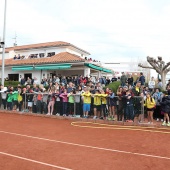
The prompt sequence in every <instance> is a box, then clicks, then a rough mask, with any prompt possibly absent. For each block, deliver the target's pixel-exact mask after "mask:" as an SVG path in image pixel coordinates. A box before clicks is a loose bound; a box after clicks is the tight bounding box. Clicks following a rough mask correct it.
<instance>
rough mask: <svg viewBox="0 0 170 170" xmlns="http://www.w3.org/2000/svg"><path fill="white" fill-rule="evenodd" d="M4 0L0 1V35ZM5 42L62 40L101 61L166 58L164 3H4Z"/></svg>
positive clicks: (167, 11) (168, 24) (168, 0)
mask: <svg viewBox="0 0 170 170" xmlns="http://www.w3.org/2000/svg"><path fill="white" fill-rule="evenodd" d="M4 1H5V0H0V3H1V4H0V36H1V37H2V31H3V10H4ZM6 27H7V31H6V44H7V46H12V45H13V43H14V39H12V38H14V37H15V32H16V34H17V44H18V45H24V44H31V43H41V42H50V41H66V42H69V43H72V44H74V45H76V46H78V47H80V48H82V49H84V50H86V51H88V52H90V53H91V57H92V58H95V59H97V60H100V61H102V62H117V61H123V60H126V61H128V60H135V59H138V58H139V59H144V60H145V59H146V56H148V55H149V56H153V57H157V56H163V58H164V59H165V58H166V60H167V59H168V58H169V59H170V47H169V46H170V0H8V4H7V25H6Z"/></svg>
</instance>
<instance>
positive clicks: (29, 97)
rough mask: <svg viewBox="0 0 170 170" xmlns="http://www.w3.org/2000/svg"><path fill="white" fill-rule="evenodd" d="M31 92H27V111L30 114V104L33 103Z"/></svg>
mask: <svg viewBox="0 0 170 170" xmlns="http://www.w3.org/2000/svg"><path fill="white" fill-rule="evenodd" d="M33 96H34V94H33V90H29V94H28V95H27V101H28V111H29V112H31V113H32V103H33Z"/></svg>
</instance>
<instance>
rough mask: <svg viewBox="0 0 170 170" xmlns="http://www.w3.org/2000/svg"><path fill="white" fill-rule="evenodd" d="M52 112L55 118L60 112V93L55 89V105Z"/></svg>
mask: <svg viewBox="0 0 170 170" xmlns="http://www.w3.org/2000/svg"><path fill="white" fill-rule="evenodd" d="M54 110H55V113H56V115H57V116H60V114H61V113H62V112H61V99H60V91H59V89H56V93H55V105H54Z"/></svg>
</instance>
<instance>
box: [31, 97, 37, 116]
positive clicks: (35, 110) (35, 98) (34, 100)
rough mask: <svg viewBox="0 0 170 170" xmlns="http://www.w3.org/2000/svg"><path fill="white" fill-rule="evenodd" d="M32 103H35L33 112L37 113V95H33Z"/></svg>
mask: <svg viewBox="0 0 170 170" xmlns="http://www.w3.org/2000/svg"><path fill="white" fill-rule="evenodd" d="M32 101H33V104H32V112H33V113H37V106H36V105H37V95H36V94H34V95H33V99H32Z"/></svg>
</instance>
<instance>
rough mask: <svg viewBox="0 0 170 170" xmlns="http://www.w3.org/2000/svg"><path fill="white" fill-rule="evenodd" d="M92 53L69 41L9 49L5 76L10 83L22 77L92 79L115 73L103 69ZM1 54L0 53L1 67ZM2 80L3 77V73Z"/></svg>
mask: <svg viewBox="0 0 170 170" xmlns="http://www.w3.org/2000/svg"><path fill="white" fill-rule="evenodd" d="M89 55H90V53H89V52H87V51H85V50H83V49H81V48H79V47H77V46H75V45H73V44H70V43H67V42H61V41H57V42H48V43H39V44H30V45H23V46H15V47H9V48H6V49H5V72H4V74H5V75H4V77H5V78H8V79H9V80H11V81H13V80H14V81H20V79H21V77H24V78H25V79H27V78H28V77H30V78H34V77H36V78H37V80H38V82H41V79H42V78H43V77H46V78H48V77H51V76H53V75H56V76H78V75H83V76H89V75H91V74H97V75H98V76H99V77H100V76H101V75H102V73H105V74H110V73H112V70H110V69H106V68H103V67H101V66H100V63H98V62H94V60H92V59H91V58H89ZM1 63H2V52H0V65H1ZM0 77H1V74H0Z"/></svg>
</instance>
